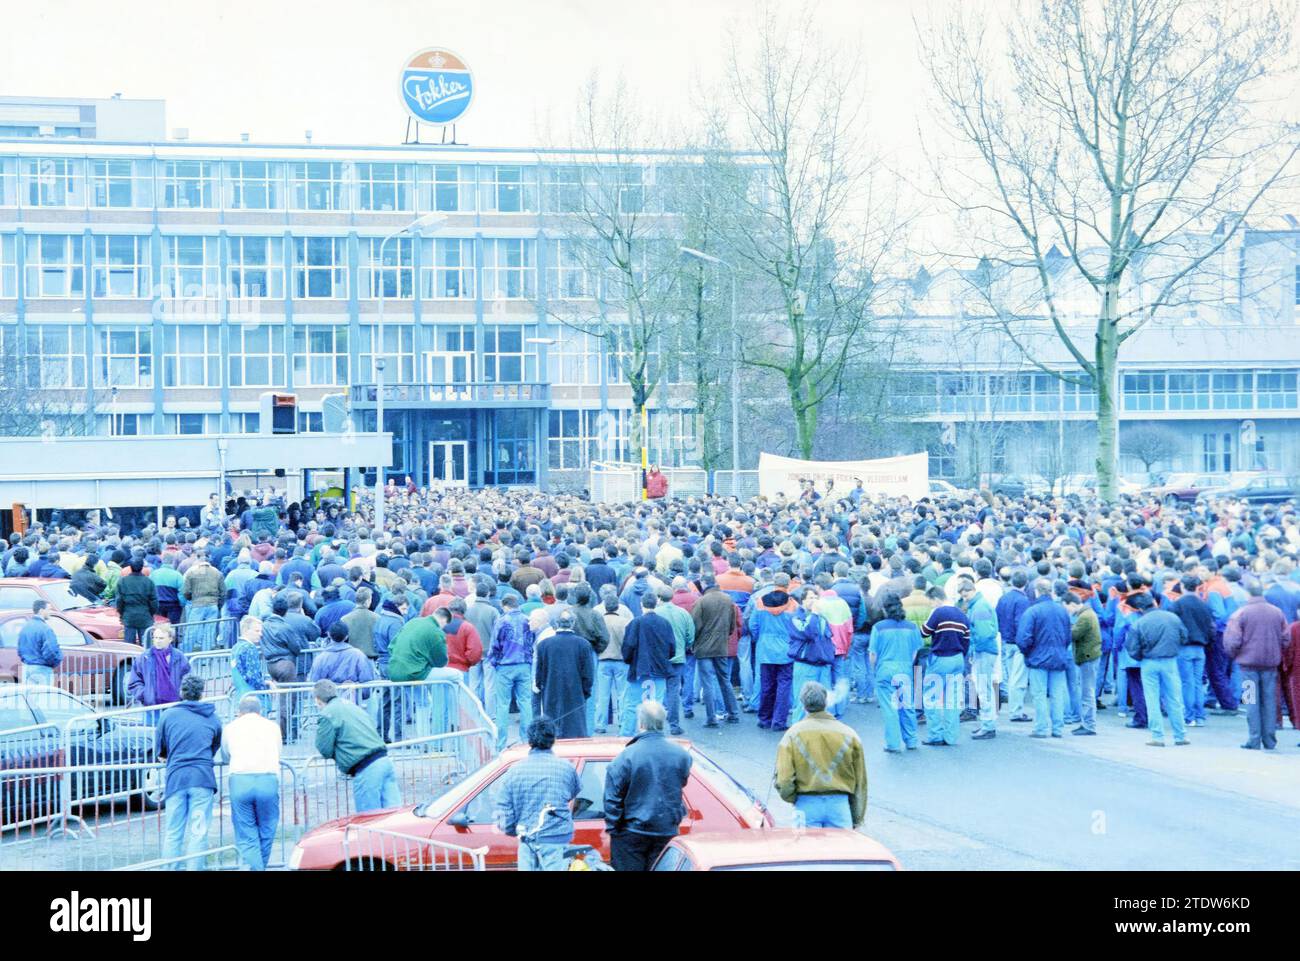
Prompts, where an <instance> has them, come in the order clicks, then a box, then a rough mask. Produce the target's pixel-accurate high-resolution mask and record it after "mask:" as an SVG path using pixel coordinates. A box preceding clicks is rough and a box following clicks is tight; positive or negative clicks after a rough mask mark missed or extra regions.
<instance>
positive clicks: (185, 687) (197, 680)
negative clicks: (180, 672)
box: [181, 674, 203, 701]
mask: <svg viewBox="0 0 1300 961" xmlns="http://www.w3.org/2000/svg"><path fill="white" fill-rule="evenodd" d="M202 699H203V678H201V677H199V676H198V675H197V674H186V675H185V678H184V679H183V680H182V681H181V700H182V701H199V700H202Z"/></svg>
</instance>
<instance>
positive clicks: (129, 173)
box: [90, 160, 153, 207]
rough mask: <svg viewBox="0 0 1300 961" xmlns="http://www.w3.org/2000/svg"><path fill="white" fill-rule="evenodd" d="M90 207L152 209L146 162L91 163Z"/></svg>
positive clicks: (149, 173)
mask: <svg viewBox="0 0 1300 961" xmlns="http://www.w3.org/2000/svg"><path fill="white" fill-rule="evenodd" d="M90 183H91V194H90V196H91V203H92V204H94V205H95V206H96V207H152V206H153V171H152V168H151V167H150V161H148V160H92V161H91V162H90Z"/></svg>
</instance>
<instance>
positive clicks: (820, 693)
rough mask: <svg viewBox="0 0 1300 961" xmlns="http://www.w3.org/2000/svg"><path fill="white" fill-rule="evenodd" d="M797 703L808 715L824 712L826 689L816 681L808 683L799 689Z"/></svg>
mask: <svg viewBox="0 0 1300 961" xmlns="http://www.w3.org/2000/svg"><path fill="white" fill-rule="evenodd" d="M799 703H800V704H802V705H803V709H804V710H805V711H806V712H807V713H809V714H818V713H820V712H822V711H824V710H826V688H824V687H822V685H820V684H818V683H817V682H816V681H809V682H808V683H806V684H805V685H804V686H803V687H801V688H800V689H799Z"/></svg>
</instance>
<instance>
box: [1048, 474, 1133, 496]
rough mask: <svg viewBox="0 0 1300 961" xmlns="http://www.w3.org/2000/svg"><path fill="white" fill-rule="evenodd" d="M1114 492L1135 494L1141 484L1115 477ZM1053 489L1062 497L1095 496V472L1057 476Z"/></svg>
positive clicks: (1122, 494)
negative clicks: (1072, 495)
mask: <svg viewBox="0 0 1300 961" xmlns="http://www.w3.org/2000/svg"><path fill="white" fill-rule="evenodd" d="M1115 488H1116V492H1117V493H1119V494H1120V495H1121V496H1124V495H1131V496H1137V495H1138V494H1141V493H1142V485H1141V484H1138V483H1135V482H1134V481H1131V480H1128V479H1127V478H1124V477H1118V478H1116V479H1115ZM1055 490H1056V492H1057V493H1059V494H1060V495H1061V496H1062V497H1069V496H1070V495H1071V494H1074V495H1077V496H1079V497H1096V496H1097V475H1096V474H1066V475H1065V476H1064V477H1061V478H1058V479H1057V481H1056V486H1055Z"/></svg>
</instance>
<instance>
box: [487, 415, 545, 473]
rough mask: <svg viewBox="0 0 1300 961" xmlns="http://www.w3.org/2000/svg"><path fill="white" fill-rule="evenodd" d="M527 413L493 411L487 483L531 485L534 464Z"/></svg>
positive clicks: (529, 418)
mask: <svg viewBox="0 0 1300 961" xmlns="http://www.w3.org/2000/svg"><path fill="white" fill-rule="evenodd" d="M534 419H535V415H534V413H533V412H532V411H531V410H497V411H494V412H493V416H492V446H491V467H490V469H489V470H488V472H487V477H486V478H485V480H486V481H487V483H489V484H534V483H536V482H537V474H536V470H537V465H536V463H535V460H534V456H533V422H534Z"/></svg>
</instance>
